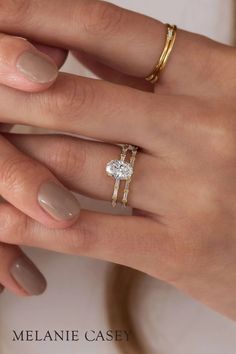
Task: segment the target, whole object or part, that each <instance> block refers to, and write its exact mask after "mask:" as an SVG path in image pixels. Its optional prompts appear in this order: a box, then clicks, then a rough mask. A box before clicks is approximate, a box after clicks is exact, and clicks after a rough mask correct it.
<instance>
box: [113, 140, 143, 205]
mask: <svg viewBox="0 0 236 354" xmlns="http://www.w3.org/2000/svg"><path fill="white" fill-rule="evenodd" d="M129 151H130V152H131V157H130V160H129V162H126V161H125V160H126V157H127V154H128V152H129ZM137 152H138V147H137V146H133V145H128V144H124V145H122V146H121V155H120V160H111V161H110V162H108V163H107V165H106V173H107V175H108V176H111V177H113V178H114V179H115V185H114V191H113V195H112V206H113V207H115V206H116V205H117V201H118V194H119V189H120V183H121V181H125V187H124V193H123V198H122V204H123V206H124V207H126V206H127V203H128V195H129V187H130V183H131V179H132V175H133V173H134V163H135V159H136V155H137Z"/></svg>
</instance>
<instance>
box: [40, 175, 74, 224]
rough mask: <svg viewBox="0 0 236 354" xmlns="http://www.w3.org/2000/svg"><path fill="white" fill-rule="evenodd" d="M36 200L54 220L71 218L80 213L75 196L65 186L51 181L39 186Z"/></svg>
mask: <svg viewBox="0 0 236 354" xmlns="http://www.w3.org/2000/svg"><path fill="white" fill-rule="evenodd" d="M38 202H39V204H40V205H41V207H42V208H43V209H44V210H45V211H46V212H47V213H48V214H49V215H51V216H52V217H53V218H54V219H56V220H68V219H73V218H75V217H77V216H79V213H80V204H79V202H78V200H77V199H76V198H75V196H74V195H73V194H72V193H71V192H70V191H69V190H67V189H66V188H64V187H62V186H61V185H59V184H56V183H54V182H51V181H50V182H46V183H44V184H43V185H42V186H41V187H40V189H39V194H38Z"/></svg>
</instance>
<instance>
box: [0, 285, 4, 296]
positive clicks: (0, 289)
mask: <svg viewBox="0 0 236 354" xmlns="http://www.w3.org/2000/svg"><path fill="white" fill-rule="evenodd" d="M3 290H4V286H3V285H2V284H0V294H1V293H2V292H3Z"/></svg>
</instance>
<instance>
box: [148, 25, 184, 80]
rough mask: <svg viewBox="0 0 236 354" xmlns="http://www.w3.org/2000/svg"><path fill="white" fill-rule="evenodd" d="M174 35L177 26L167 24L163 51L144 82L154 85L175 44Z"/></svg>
mask: <svg viewBox="0 0 236 354" xmlns="http://www.w3.org/2000/svg"><path fill="white" fill-rule="evenodd" d="M176 33H177V26H175V25H173V26H172V25H169V24H167V36H166V43H165V47H164V50H163V52H162V54H161V56H160V59H159V61H158V63H157V64H156V65H155V67H154V69H153V71H152V72H151V74H150V75H148V76H147V77H146V80H147V81H149V82H150V83H151V84H155V83H156V82H157V81H158V79H159V76H160V73H161V71H162V70H163V69H164V68H165V66H166V64H167V61H168V59H169V56H170V54H171V52H172V49H173V47H174V44H175V39H176Z"/></svg>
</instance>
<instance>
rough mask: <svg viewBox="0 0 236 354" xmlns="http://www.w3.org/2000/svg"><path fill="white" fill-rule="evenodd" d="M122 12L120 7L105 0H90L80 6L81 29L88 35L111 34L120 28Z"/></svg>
mask: <svg viewBox="0 0 236 354" xmlns="http://www.w3.org/2000/svg"><path fill="white" fill-rule="evenodd" d="M80 13H81V12H80ZM124 13H125V12H124V10H123V9H121V8H120V7H118V6H115V5H113V4H109V3H107V2H105V1H97V0H95V1H90V2H88V3H87V4H85V5H84V6H83V8H82V19H83V30H84V32H85V34H90V35H99V36H101V35H102V36H105V37H107V36H110V35H113V34H114V33H117V32H118V31H119V30H120V28H121V26H122V23H123V15H124Z"/></svg>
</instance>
